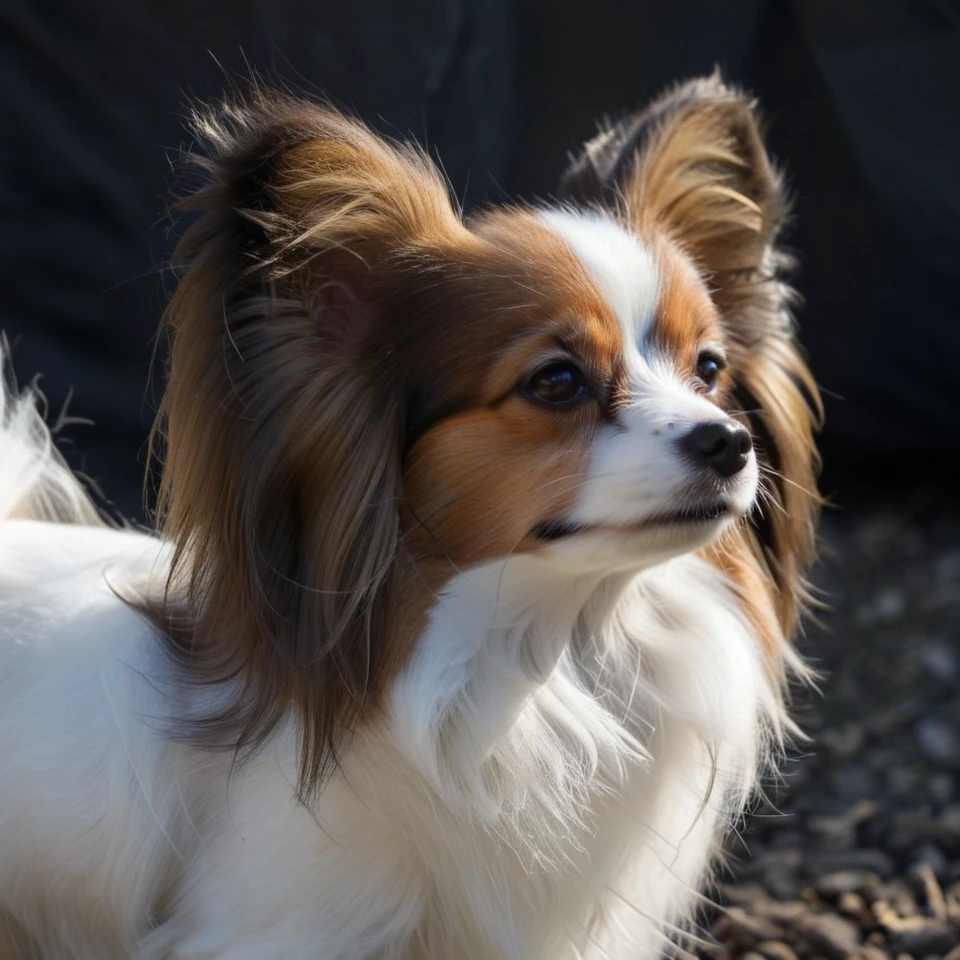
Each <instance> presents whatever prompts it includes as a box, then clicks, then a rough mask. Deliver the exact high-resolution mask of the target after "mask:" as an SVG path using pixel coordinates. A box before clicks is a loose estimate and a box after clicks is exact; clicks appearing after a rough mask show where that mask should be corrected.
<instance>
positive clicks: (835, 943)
mask: <svg viewBox="0 0 960 960" xmlns="http://www.w3.org/2000/svg"><path fill="white" fill-rule="evenodd" d="M797 926H798V929H799V930H800V931H801V932H802V933H803V934H804V936H806V938H807V939H808V940H809V941H810V943H811V944H812V945H813V946H814V947H815V948H817V949H819V950H822V951H823V952H824V953H825V954H826V955H827V956H828V957H830V958H831V960H847V958H848V957H849V956H850V954H851V953H852V952H853V951H854V950H856V948H857V947H858V946H859V945H860V930H859V929H858V928H857V926H856V925H855V924H853V923H851V922H850V921H849V920H844V919H843V917H838V916H836V915H835V914H832V913H820V914H815V913H811V914H808V915H807V916H806V917H804V918H803V920H802V922H801V923H799V924H798V925H797Z"/></svg>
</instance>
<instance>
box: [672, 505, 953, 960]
mask: <svg viewBox="0 0 960 960" xmlns="http://www.w3.org/2000/svg"><path fill="white" fill-rule="evenodd" d="M821 542H822V547H821V552H822V555H823V560H822V562H821V564H820V566H819V568H818V570H817V571H816V574H815V576H814V580H815V583H816V584H817V585H818V586H819V587H820V589H821V590H822V592H823V596H824V599H825V600H826V601H827V602H828V603H829V604H830V607H831V609H830V610H828V611H827V612H825V613H824V614H822V615H821V618H820V619H821V621H822V622H821V624H820V626H810V625H808V628H807V636H806V637H805V638H803V639H802V640H801V642H800V648H801V650H802V651H803V652H804V653H805V655H806V656H807V657H808V658H809V659H810V660H811V661H812V662H813V663H814V665H815V666H816V667H817V668H819V669H820V670H821V671H822V672H823V674H824V676H825V679H824V681H823V683H822V685H821V689H822V695H819V696H818V695H816V694H809V693H800V694H798V696H797V702H796V714H797V716H798V718H799V720H800V722H801V725H802V726H803V728H804V730H805V731H806V732H807V733H808V734H809V735H810V736H811V737H812V742H811V743H810V744H808V745H806V746H805V747H802V748H799V749H798V750H797V751H795V754H797V753H802V755H800V756H796V759H794V760H792V761H791V762H790V763H789V765H788V767H787V768H786V770H785V776H784V780H783V783H782V784H778V785H773V786H771V787H770V789H769V790H768V793H769V795H770V801H769V802H768V803H765V804H763V805H762V806H761V807H760V808H759V809H758V810H757V812H756V814H755V815H754V816H752V817H751V818H750V819H749V821H748V822H747V823H746V825H745V827H744V829H743V831H742V832H741V835H740V837H739V839H734V841H733V842H732V843H731V844H730V860H731V863H730V869H729V871H728V872H727V876H726V877H725V878H724V879H725V881H726V882H725V883H723V885H722V886H721V888H720V892H719V899H720V901H721V902H722V903H724V904H725V906H726V910H725V911H724V912H722V913H717V914H715V915H714V916H713V917H712V918H708V919H707V925H708V928H709V929H710V931H711V934H712V936H713V937H714V938H715V939H716V940H717V941H718V942H719V943H718V945H716V946H712V947H711V946H704V947H697V948H691V950H692V952H693V953H694V955H696V956H700V957H710V958H713V960H733V958H748V960H759V958H767V960H795V958H799V960H808V958H809V960H814V958H825V960H840V958H847V957H850V958H862V960H883V958H885V957H891V958H898V960H908V958H914V960H933V958H949V960H960V503H958V502H957V501H954V500H950V499H948V498H947V497H945V496H944V495H935V494H931V493H923V492H914V493H911V494H909V495H905V496H903V497H902V498H899V499H898V500H897V501H896V502H890V501H887V502H874V503H859V504H857V505H856V506H855V507H854V506H850V507H848V508H847V509H844V510H833V511H828V514H827V515H826V516H825V518H824V523H823V526H822V541H821Z"/></svg>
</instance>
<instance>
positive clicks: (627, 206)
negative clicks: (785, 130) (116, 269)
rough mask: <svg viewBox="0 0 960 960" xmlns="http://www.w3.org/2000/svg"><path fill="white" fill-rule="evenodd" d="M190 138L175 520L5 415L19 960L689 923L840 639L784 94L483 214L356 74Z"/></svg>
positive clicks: (630, 136)
mask: <svg viewBox="0 0 960 960" xmlns="http://www.w3.org/2000/svg"><path fill="white" fill-rule="evenodd" d="M196 129H197V132H198V139H199V140H200V141H201V144H202V147H201V148H199V149H198V151H197V153H198V155H199V156H200V160H199V164H200V171H201V173H200V176H201V177H202V180H203V183H202V185H200V186H199V187H198V189H197V190H196V191H195V192H194V193H192V194H191V197H190V199H189V201H188V202H187V207H188V209H189V210H191V211H193V212H194V213H195V214H197V216H196V218H195V219H194V221H193V222H192V224H191V225H190V227H189V229H188V231H187V233H186V235H185V237H184V239H183V240H182V242H181V247H180V256H179V260H178V262H179V263H180V264H181V265H182V269H183V274H182V279H181V280H180V283H179V286H178V288H177V289H176V292H175V294H174V295H173V298H172V300H171V303H170V305H169V308H168V311H167V314H166V319H165V326H166V329H167V331H168V333H169V337H170V366H169V377H168V384H167V387H166V391H165V394H164V396H163V400H162V403H161V405H160V406H161V409H160V413H159V417H158V421H157V424H158V425H157V427H156V428H155V431H154V435H153V444H152V448H153V450H154V452H155V453H156V454H157V456H158V457H159V459H160V460H161V461H162V472H161V476H160V480H159V488H158V516H159V529H158V532H157V533H156V534H154V533H147V532H140V531H138V530H136V529H132V528H129V527H118V526H116V525H111V524H109V523H107V522H105V521H103V520H101V519H100V517H99V515H98V512H97V510H96V509H95V508H94V506H93V504H92V503H91V501H90V500H88V499H87V496H86V494H85V493H84V491H83V488H82V486H81V485H80V483H79V482H78V481H77V480H76V479H75V478H74V477H72V476H71V475H70V473H69V471H68V469H67V468H66V466H65V464H64V461H63V460H62V459H61V457H60V456H59V454H58V453H57V452H56V449H55V447H54V446H53V442H52V440H51V436H50V433H49V431H48V430H47V428H46V427H45V425H44V421H43V419H42V417H41V415H40V412H39V404H38V400H37V397H36V395H35V394H34V393H33V392H32V391H30V390H27V391H23V392H20V393H18V392H16V391H15V390H14V389H13V388H12V386H10V385H8V387H7V389H6V393H5V395H4V396H3V400H2V404H3V405H2V408H0V423H2V426H0V519H2V523H0V956H2V957H3V958H4V960H9V958H11V957H15V958H18V960H22V958H43V960H129V958H135V960H267V958H276V960H363V958H369V960H500V958H509V960H568V958H569V960H573V958H596V960H600V958H623V960H644V958H652V957H656V956H659V955H661V954H663V953H664V952H665V951H667V950H668V949H670V944H671V941H672V939H673V938H674V937H675V936H676V935H677V934H678V932H680V931H683V930H684V929H688V928H689V926H690V924H691V923H692V920H693V918H694V917H695V915H696V912H697V908H698V905H699V904H700V902H701V901H702V900H703V898H704V890H705V889H706V888H705V885H706V884H708V882H709V879H710V869H711V864H713V863H714V862H715V858H716V855H717V854H718V852H719V850H720V846H721V841H722V838H723V835H724V832H725V830H726V829H727V828H728V827H729V826H730V825H731V823H732V822H734V821H735V820H736V819H737V818H738V817H739V816H740V815H741V814H742V812H743V810H744V808H745V804H746V803H747V802H748V799H749V798H750V796H751V793H752V791H753V790H754V788H755V787H756V786H757V784H758V777H759V776H761V775H762V774H763V773H764V771H765V769H767V765H768V764H770V763H771V762H774V761H775V760H776V757H777V755H778V753H779V751H780V749H781V747H782V744H783V742H784V739H785V738H787V737H789V736H790V734H791V730H792V725H791V723H790V720H789V718H788V712H787V709H786V703H787V699H788V697H787V686H788V683H789V681H790V678H791V676H792V675H796V674H799V673H802V671H803V667H802V664H801V662H800V660H799V659H798V658H797V657H796V655H795V654H794V653H792V652H791V646H790V645H789V638H790V635H791V633H792V631H793V630H794V628H795V622H796V619H797V615H798V608H799V607H800V606H802V603H803V599H804V592H803V579H802V578H803V571H804V568H805V566H806V565H807V564H808V563H809V561H810V560H811V553H812V549H813V525H814V516H815V513H816V509H817V503H818V501H817V496H816V494H815V491H814V472H815V462H816V453H815V448H814V443H813V440H812V433H813V428H814V427H815V425H816V421H817V419H818V415H819V401H818V397H817V391H816V387H815V385H814V383H813V381H812V379H811V375H810V373H809V372H808V369H807V367H806V366H805V364H804V361H803V359H802V357H801V354H800V353H799V351H798V348H797V346H796V345H795V341H794V325H793V321H792V319H791V314H790V307H791V304H792V301H793V294H792V292H791V290H790V288H789V287H788V286H787V285H786V284H785V281H784V272H785V268H786V267H787V266H788V261H787V258H786V256H785V255H784V254H783V253H782V252H781V251H780V250H778V248H777V246H776V237H777V233H778V228H779V227H780V226H781V224H782V222H783V219H784V216H785V213H786V204H785V200H784V192H783V188H782V185H781V181H780V178H779V177H778V175H777V173H776V172H775V171H774V169H773V167H772V165H771V162H770V159H769V158H768V156H767V153H766V151H765V148H764V146H763V143H762V140H761V136H760V133H759V128H758V122H757V119H756V116H755V109H754V105H753V103H752V101H750V100H749V99H748V98H747V97H746V96H745V95H744V94H742V93H741V92H739V91H737V90H734V89H731V88H729V87H727V86H725V85H724V84H723V83H722V82H721V81H720V80H719V78H717V77H711V78H707V79H702V80H697V81H693V82H691V83H688V84H686V85H684V86H681V87H679V88H677V89H674V90H672V91H670V92H668V93H666V94H665V95H664V96H663V97H661V98H660V99H658V100H656V101H655V102H654V103H653V104H652V105H651V106H649V107H648V108H647V109H646V110H644V111H643V112H641V113H639V114H637V115H635V116H632V117H630V118H628V119H626V120H624V121H623V122H619V123H616V124H614V125H612V126H609V127H607V128H604V129H603V130H602V132H601V133H600V134H599V135H598V136H597V137H596V138H595V139H594V140H592V141H591V142H589V143H588V144H587V145H586V146H585V148H584V150H583V152H582V155H580V156H579V157H578V158H577V159H575V160H574V161H573V163H572V165H571V167H570V168H569V170H568V171H567V173H566V174H565V175H564V177H563V180H562V182H561V184H560V186H559V189H558V198H557V200H556V202H553V203H549V204H545V205H541V206H507V207H498V208H494V209H489V210H487V211H486V212H483V213H479V214H477V215H473V216H470V217H466V218H465V217H464V216H463V215H462V214H461V212H460V210H459V209H458V207H457V205H456V203H455V202H452V201H451V196H450V193H449V191H448V189H447V186H446V184H445V182H444V180H443V178H442V177H441V175H440V173H439V172H438V170H437V168H436V166H435V165H434V163H433V162H432V161H431V160H430V158H429V157H428V155H427V154H425V153H424V152H423V151H421V150H419V149H417V148H416V147H414V146H410V145H405V144H398V143H393V142H388V141H386V140H384V139H382V138H380V137H379V136H377V135H375V134H374V133H373V132H371V130H369V129H368V128H367V127H365V126H363V125H362V124H361V123H359V122H358V121H356V120H354V119H350V118H348V117H347V116H344V115H342V114H341V113H340V112H338V111H336V110H335V109H333V108H332V107H330V106H329V105H325V104H315V103H310V102H303V101H300V100H297V99H295V98H292V97H290V96H288V95H280V94H272V93H269V92H267V91H264V90H263V89H261V88H259V87H255V88H254V89H253V90H252V91H251V92H249V93H245V94H242V95H235V96H234V97H233V98H232V99H230V100H229V101H228V102H225V103H222V104H220V105H218V106H215V107H214V108H212V109H208V110H205V111H203V112H201V113H200V114H199V116H198V119H197V126H196Z"/></svg>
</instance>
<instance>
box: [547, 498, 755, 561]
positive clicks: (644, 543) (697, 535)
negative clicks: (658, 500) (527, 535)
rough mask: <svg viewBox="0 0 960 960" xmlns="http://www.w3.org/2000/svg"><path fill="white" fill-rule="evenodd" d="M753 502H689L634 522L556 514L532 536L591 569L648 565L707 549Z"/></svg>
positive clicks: (549, 553) (552, 553)
mask: <svg viewBox="0 0 960 960" xmlns="http://www.w3.org/2000/svg"><path fill="white" fill-rule="evenodd" d="M748 510H749V504H745V505H744V504H738V503H736V502H734V501H732V500H730V499H718V500H709V501H698V502H685V503H680V504H676V505H671V506H670V507H668V508H665V509H663V510H660V511H656V512H654V513H650V514H648V515H646V516H644V517H642V518H639V519H637V520H636V521H629V522H615V521H610V522H600V523H589V524H588V523H579V522H578V521H577V520H576V519H575V518H573V517H557V518H554V519H552V520H549V521H547V522H546V523H543V524H541V525H540V526H538V527H537V528H536V529H535V530H534V536H535V537H536V538H537V540H539V541H540V542H541V543H542V544H543V553H544V554H545V556H548V557H551V558H555V559H558V560H562V562H564V563H565V564H574V565H580V564H582V565H584V566H585V567H589V568H591V569H598V568H603V567H609V568H610V569H622V568H627V567H646V566H653V565H654V564H657V563H662V562H663V561H664V560H669V559H671V558H673V557H677V556H681V555H683V554H685V553H690V552H692V551H694V550H699V549H700V548H701V547H705V546H707V545H708V544H710V543H711V542H712V541H713V540H715V539H716V538H717V537H719V536H720V534H721V533H723V531H724V530H726V529H727V528H728V527H729V526H731V525H732V524H734V523H736V522H737V521H738V520H740V519H742V518H743V517H744V516H745V514H746V513H747V512H748Z"/></svg>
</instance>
